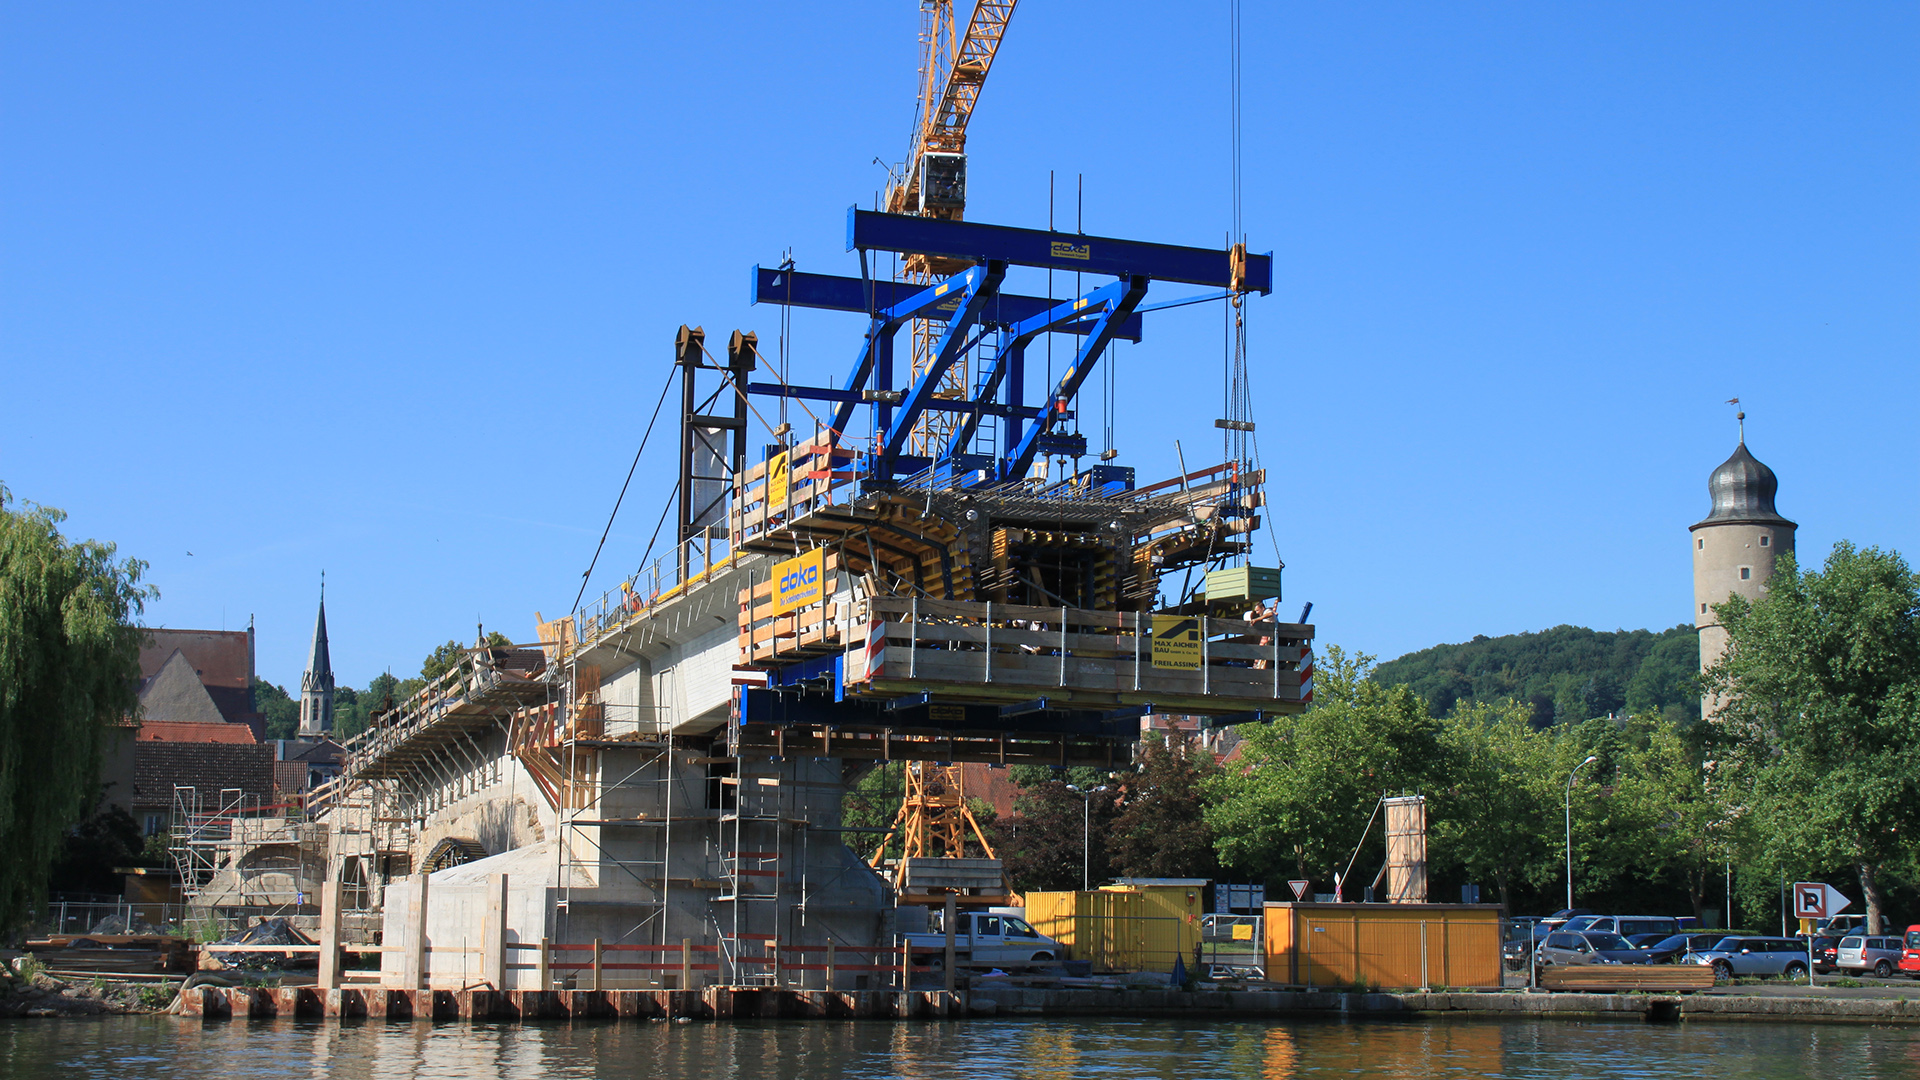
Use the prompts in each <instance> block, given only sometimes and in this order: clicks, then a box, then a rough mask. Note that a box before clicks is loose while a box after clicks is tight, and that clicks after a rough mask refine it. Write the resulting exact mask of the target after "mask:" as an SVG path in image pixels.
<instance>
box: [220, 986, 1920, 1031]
mask: <svg viewBox="0 0 1920 1080" xmlns="http://www.w3.org/2000/svg"><path fill="white" fill-rule="evenodd" d="M182 1012H184V1013H185V1014H186V1015H188V1016H196V1017H202V1018H204V1019H208V1020H215V1019H242V1018H263V1017H281V1016H299V1017H316V1018H319V1017H327V1018H338V1019H350V1018H365V1019H369V1020H435V1021H461V1020H468V1021H473V1020H480V1021H489V1022H502V1021H508V1022H512V1021H520V1022H524V1021H541V1020H568V1021H573V1020H673V1019H681V1018H685V1019H689V1020H744V1019H774V1018H796V1019H818V1020H841V1019H844V1020H854V1019H899V1020H904V1019H951V1018H959V1017H964V1016H995V1015H997V1016H1143V1015H1144V1016H1188V1017H1195V1016H1216V1017H1229V1016H1231V1017H1250V1016H1267V1017H1273V1016H1349V1017H1361V1016H1369V1015H1373V1016H1389V1015H1391V1016H1400V1017H1408V1018H1439V1017H1446V1016H1460V1017H1512V1018H1519V1019H1548V1018H1567V1019H1579V1018H1595V1017H1611V1018H1616V1019H1626V1020H1633V1019H1637V1020H1644V1021H1650V1022H1675V1021H1684V1020H1753V1021H1762V1022H1767V1021H1781V1020H1799V1021H1814V1022H1820V1021H1826V1022H1839V1023H1869V1024H1885V1023H1920V1001H1910V1000H1905V999H1892V998H1840V997H1769V996H1758V995H1754V996H1746V995H1725V994H1688V995H1678V994H1674V995H1659V994H1569V993H1555V994H1536V993H1498V992H1486V993H1457V994H1455V993H1442V994H1432V993H1429V994H1421V993H1408V994H1387V993H1380V994H1345V993H1328V992H1323V991H1311V990H1308V991H1300V990H1281V991H1271V990H1264V991H1263V990H1238V991H1192V992H1188V991H1180V990H1079V989H1076V990H1041V989H1032V988H1021V987H993V988H986V989H976V990H973V991H971V992H960V993H948V992H946V991H942V990H914V991H909V992H907V993H901V992H900V991H897V990H850V991H849V990H842V991H832V990H794V989H784V988H776V987H747V986H732V987H729V986H709V987H707V988H705V989H702V990H386V989H379V988H372V987H369V988H365V989H361V988H348V989H343V990H320V989H317V988H315V987H310V986H304V987H280V988H278V989H253V988H240V987H235V988H231V989H229V988H220V987H212V986H201V987H195V988H194V989H192V990H190V991H188V992H187V995H186V1000H185V1001H184V1003H183V1005H182Z"/></svg>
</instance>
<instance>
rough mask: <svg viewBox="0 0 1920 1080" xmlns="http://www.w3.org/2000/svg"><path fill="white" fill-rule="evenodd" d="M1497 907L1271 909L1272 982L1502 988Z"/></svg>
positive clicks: (1282, 906)
mask: <svg viewBox="0 0 1920 1080" xmlns="http://www.w3.org/2000/svg"><path fill="white" fill-rule="evenodd" d="M1500 911H1501V909H1500V906H1499V905H1498V904H1297V903H1273V904H1268V905H1266V943H1265V945H1266V950H1265V951H1266V957H1267V978H1268V980H1269V981H1272V982H1280V983H1288V984H1290V985H1294V986H1317V987H1351V986H1360V985H1366V986H1374V987H1380V988H1382V989H1412V988H1416V987H1422V986H1427V987H1434V986H1475V987H1498V986H1500V985H1501V971H1500Z"/></svg>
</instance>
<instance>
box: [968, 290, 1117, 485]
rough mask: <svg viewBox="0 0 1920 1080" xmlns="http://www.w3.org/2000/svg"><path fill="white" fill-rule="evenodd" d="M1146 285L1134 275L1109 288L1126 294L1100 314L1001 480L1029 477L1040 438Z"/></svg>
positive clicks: (1111, 300) (1009, 462) (1109, 303)
mask: <svg viewBox="0 0 1920 1080" xmlns="http://www.w3.org/2000/svg"><path fill="white" fill-rule="evenodd" d="M1147 284H1148V278H1147V276H1146V275H1144V274H1133V275H1130V276H1128V277H1127V278H1126V279H1125V280H1123V281H1118V282H1115V283H1114V285H1113V286H1109V287H1108V288H1113V287H1115V286H1124V291H1122V292H1121V293H1120V295H1119V296H1117V297H1113V298H1110V299H1108V300H1107V301H1106V304H1105V308H1104V310H1103V312H1102V313H1101V315H1100V318H1099V321H1098V322H1097V323H1096V324H1095V326H1094V329H1093V333H1091V334H1088V335H1087V338H1086V340H1085V341H1083V342H1081V343H1080V352H1079V355H1078V356H1076V357H1074V361H1073V366H1072V367H1069V368H1068V369H1067V371H1066V374H1064V375H1062V376H1061V377H1060V385H1058V386H1056V387H1054V390H1053V393H1052V394H1051V395H1050V396H1049V397H1048V398H1047V400H1046V402H1045V403H1044V408H1045V411H1044V412H1043V413H1042V414H1041V416H1040V418H1039V419H1038V420H1035V421H1034V423H1033V426H1032V427H1030V428H1028V429H1027V430H1026V433H1025V434H1024V435H1023V436H1022V437H1021V439H1020V445H1019V446H1017V447H1016V448H1015V449H1014V451H1013V454H1012V460H1010V461H1003V462H1002V464H1003V466H1004V467H1005V468H1006V470H1007V471H1006V473H1005V474H1004V475H1002V477H1001V479H1003V480H1016V479H1019V478H1020V477H1022V476H1025V475H1026V474H1027V470H1028V469H1030V468H1032V467H1033V458H1034V455H1035V453H1037V452H1038V450H1039V441H1040V439H1041V438H1042V437H1043V436H1045V435H1047V434H1049V433H1051V432H1052V431H1053V425H1054V423H1055V422H1056V421H1057V420H1058V419H1059V417H1060V415H1061V413H1063V412H1065V411H1066V408H1067V403H1068V402H1071V401H1072V400H1073V397H1074V395H1075V394H1077V393H1079V392H1080V384H1082V383H1084V382H1086V381H1087V376H1088V375H1090V374H1092V372H1093V367H1094V365H1095V364H1097V363H1099V362H1100V354H1101V353H1102V352H1103V351H1104V350H1105V349H1106V347H1107V343H1108V342H1109V341H1111V340H1113V335H1112V334H1110V333H1109V332H1108V328H1109V327H1111V326H1112V325H1113V324H1114V322H1115V321H1116V320H1119V319H1124V318H1126V317H1127V316H1128V315H1131V314H1133V309H1134V308H1136V307H1138V306H1140V301H1141V299H1142V298H1143V297H1145V296H1146V295H1147ZM1105 291H1107V290H1106V289H1096V290H1095V291H1094V292H1093V293H1090V294H1088V296H1087V297H1085V298H1083V299H1091V298H1092V297H1093V296H1095V295H1098V294H1099V293H1102V292H1105ZM1076 303H1077V301H1076ZM1037 332H1038V331H1036V333H1037Z"/></svg>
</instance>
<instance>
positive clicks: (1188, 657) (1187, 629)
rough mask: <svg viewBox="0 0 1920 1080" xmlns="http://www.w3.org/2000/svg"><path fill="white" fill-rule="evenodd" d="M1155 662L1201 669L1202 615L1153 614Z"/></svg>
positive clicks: (1169, 666) (1175, 668) (1159, 665)
mask: <svg viewBox="0 0 1920 1080" xmlns="http://www.w3.org/2000/svg"><path fill="white" fill-rule="evenodd" d="M1153 666H1154V667H1157V668H1173V669H1174V670H1176V671H1199V670H1200V619H1199V617H1198V616H1187V615H1155V616H1154V617H1153Z"/></svg>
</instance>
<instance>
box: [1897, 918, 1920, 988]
mask: <svg viewBox="0 0 1920 1080" xmlns="http://www.w3.org/2000/svg"><path fill="white" fill-rule="evenodd" d="M1906 946H1907V947H1906V948H1905V949H1902V950H1901V952H1900V970H1901V971H1904V972H1906V973H1907V974H1909V975H1912V976H1914V977H1916V978H1920V926H1909V927H1907V941H1906Z"/></svg>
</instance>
